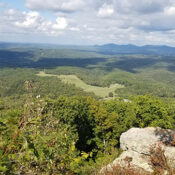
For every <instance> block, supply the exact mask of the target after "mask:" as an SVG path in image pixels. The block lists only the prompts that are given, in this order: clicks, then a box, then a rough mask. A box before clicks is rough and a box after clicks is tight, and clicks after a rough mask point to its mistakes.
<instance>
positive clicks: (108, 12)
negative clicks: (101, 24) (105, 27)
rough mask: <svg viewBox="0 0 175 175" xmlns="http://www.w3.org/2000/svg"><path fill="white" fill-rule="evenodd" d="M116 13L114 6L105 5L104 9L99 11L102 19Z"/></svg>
mask: <svg viewBox="0 0 175 175" xmlns="http://www.w3.org/2000/svg"><path fill="white" fill-rule="evenodd" d="M113 13H114V8H113V6H112V5H108V4H103V5H102V7H101V8H100V9H99V10H98V16H100V17H109V16H111V15H112V14H113Z"/></svg>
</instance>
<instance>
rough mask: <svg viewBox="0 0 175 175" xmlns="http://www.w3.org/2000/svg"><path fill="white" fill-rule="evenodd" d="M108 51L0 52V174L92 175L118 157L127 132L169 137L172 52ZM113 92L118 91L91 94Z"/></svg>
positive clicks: (174, 118)
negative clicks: (152, 131) (154, 130)
mask: <svg viewBox="0 0 175 175" xmlns="http://www.w3.org/2000/svg"><path fill="white" fill-rule="evenodd" d="M2 46H3V47H2ZM107 49H108V48H106V46H105V48H101V47H97V46H94V47H73V46H72V47H66V46H37V47H36V46H31V45H30V46H25V45H24V46H23V47H22V46H21V45H19V46H16V47H14V46H13V47H12V46H11V45H9V46H8V47H7V46H6V45H1V49H0V133H1V134H0V174H7V175H8V174H37V175H40V174H41V175H42V174H43V175H45V174H48V175H54V174H70V175H71V174H77V175H86V174H94V175H95V174H98V173H99V172H100V169H101V168H102V167H103V166H105V165H106V164H108V163H109V162H111V161H113V160H114V159H115V158H116V157H117V156H119V155H120V153H121V150H120V149H119V147H120V143H119V138H120V136H121V134H122V133H123V132H125V131H127V130H128V129H130V128H132V127H139V128H144V127H147V126H153V127H161V128H165V129H175V99H174V97H175V55H173V52H172V51H171V52H170V51H168V52H169V54H167V52H166V53H160V52H159V51H157V52H156V53H150V52H149V51H144V52H141V51H140V52H139V53H136V51H135V50H132V52H129V53H117V52H114V51H115V49H113V50H112V52H109V50H111V49H109V50H107ZM162 52H163V51H162ZM165 55H166V56H165ZM167 55H168V56H167ZM41 71H42V72H44V73H45V74H47V75H54V76H38V74H39V72H41ZM57 75H58V76H60V75H76V77H78V78H79V79H80V80H81V81H83V82H85V83H86V84H87V85H89V86H91V89H92V91H88V92H87V91H85V90H83V89H82V88H81V85H78V83H79V81H77V82H74V81H73V80H72V83H66V82H64V81H62V80H61V79H60V78H59V77H57ZM69 78H70V79H69V82H70V81H71V77H69ZM111 84H117V85H121V86H119V88H116V90H115V91H114V92H111V93H109V94H108V95H104V97H103V96H98V95H97V94H96V93H95V90H93V87H101V88H109V87H110V85H111ZM121 87H122V88H121ZM102 92H103V91H102Z"/></svg>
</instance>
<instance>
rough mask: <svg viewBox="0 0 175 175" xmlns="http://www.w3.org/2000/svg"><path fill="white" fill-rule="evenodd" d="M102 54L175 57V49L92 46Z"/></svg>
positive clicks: (159, 46) (169, 47) (152, 46)
mask: <svg viewBox="0 0 175 175" xmlns="http://www.w3.org/2000/svg"><path fill="white" fill-rule="evenodd" d="M94 47H95V48H96V49H97V50H98V51H99V52H101V53H103V54H156V55H157V54H158V55H160V54H161V55H175V47H171V46H166V45H144V46H136V45H133V44H128V45H118V44H114V43H110V44H105V45H95V46H94Z"/></svg>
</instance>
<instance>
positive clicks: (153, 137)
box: [101, 127, 175, 173]
mask: <svg viewBox="0 0 175 175" xmlns="http://www.w3.org/2000/svg"><path fill="white" fill-rule="evenodd" d="M174 136H175V131H173V130H168V129H161V128H154V127H148V128H131V129H129V130H128V131H127V132H125V133H123V134H122V135H121V137H120V148H121V149H122V150H123V153H122V154H121V155H120V157H119V158H117V159H115V160H114V161H113V163H111V164H109V165H107V166H106V167H104V168H109V169H110V170H111V171H112V167H113V166H115V165H116V164H120V165H121V166H122V164H124V163H123V162H124V160H126V159H129V161H130V164H131V165H133V166H135V167H138V168H141V169H144V170H145V171H148V172H153V169H152V167H151V165H150V161H149V160H150V147H152V146H155V145H158V144H160V143H161V144H162V147H163V149H164V150H165V156H166V157H167V158H168V160H169V161H170V162H171V163H172V162H174V163H175V147H174V146H170V143H171V142H172V140H173V138H174ZM104 168H103V169H104ZM103 169H102V170H101V173H102V172H103Z"/></svg>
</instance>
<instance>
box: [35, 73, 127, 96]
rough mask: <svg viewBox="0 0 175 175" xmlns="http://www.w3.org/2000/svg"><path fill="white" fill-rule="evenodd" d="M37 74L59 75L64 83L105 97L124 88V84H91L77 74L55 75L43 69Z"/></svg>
mask: <svg viewBox="0 0 175 175" xmlns="http://www.w3.org/2000/svg"><path fill="white" fill-rule="evenodd" d="M37 75H38V76H41V77H53V76H55V77H58V78H59V79H61V81H62V82H64V83H68V84H74V85H75V86H76V87H79V88H81V89H83V90H84V91H86V92H94V94H95V95H97V96H99V97H103V98H104V97H106V96H108V95H109V93H110V92H112V93H113V94H114V95H116V94H115V90H116V89H119V88H124V86H123V85H120V84H111V85H110V87H99V86H91V85H88V84H86V83H85V82H84V81H82V80H80V79H79V78H78V77H77V76H76V75H54V74H46V73H45V72H43V71H41V72H39V73H38V74H37Z"/></svg>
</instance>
